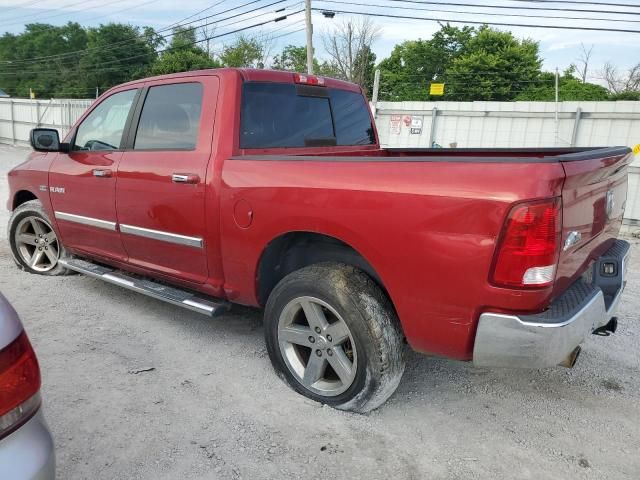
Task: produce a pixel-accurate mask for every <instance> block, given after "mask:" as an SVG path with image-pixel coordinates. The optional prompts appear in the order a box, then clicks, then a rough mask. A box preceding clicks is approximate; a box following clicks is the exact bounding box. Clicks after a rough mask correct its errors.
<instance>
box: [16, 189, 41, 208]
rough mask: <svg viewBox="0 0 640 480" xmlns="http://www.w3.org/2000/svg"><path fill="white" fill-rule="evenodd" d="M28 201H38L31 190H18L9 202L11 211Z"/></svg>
mask: <svg viewBox="0 0 640 480" xmlns="http://www.w3.org/2000/svg"><path fill="white" fill-rule="evenodd" d="M30 200H39V198H38V196H37V195H35V194H34V193H33V192H32V191H31V190H24V189H23V190H18V191H17V192H16V193H15V195H14V196H13V199H12V200H11V210H12V211H13V210H15V209H16V208H18V207H19V206H20V205H22V204H23V203H26V202H28V201H30Z"/></svg>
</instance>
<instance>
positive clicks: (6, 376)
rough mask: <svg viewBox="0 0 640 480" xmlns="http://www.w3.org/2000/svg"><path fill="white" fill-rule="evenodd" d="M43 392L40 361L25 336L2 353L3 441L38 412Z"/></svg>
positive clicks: (0, 433) (0, 406) (0, 409)
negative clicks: (40, 393)
mask: <svg viewBox="0 0 640 480" xmlns="http://www.w3.org/2000/svg"><path fill="white" fill-rule="evenodd" d="M39 390H40V368H39V367H38V360H37V359H36V355H35V353H34V351H33V349H32V348H31V344H30V343H29V339H28V338H27V335H26V334H25V333H24V332H22V333H21V334H20V336H18V338H16V339H15V340H14V341H13V342H11V343H10V344H9V345H8V346H6V347H5V348H3V349H2V350H0V438H1V437H2V436H4V434H6V433H7V432H8V431H10V430H12V429H13V428H14V427H15V426H16V425H17V424H21V423H23V422H24V421H26V420H27V419H28V418H29V417H31V415H33V413H34V412H35V410H37V409H38V406H39V400H38V397H37V393H38V391H39ZM34 398H35V399H36V400H35V401H34Z"/></svg>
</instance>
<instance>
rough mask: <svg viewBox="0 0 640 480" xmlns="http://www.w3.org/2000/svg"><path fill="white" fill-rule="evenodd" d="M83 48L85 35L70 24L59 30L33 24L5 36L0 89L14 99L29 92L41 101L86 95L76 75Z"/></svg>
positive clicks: (0, 59)
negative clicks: (32, 92) (61, 95)
mask: <svg viewBox="0 0 640 480" xmlns="http://www.w3.org/2000/svg"><path fill="white" fill-rule="evenodd" d="M85 48H87V32H86V31H85V30H84V29H83V28H82V27H81V26H80V24H78V23H73V22H69V23H67V24H66V25H64V26H60V27H58V26H53V25H47V24H42V23H33V24H28V25H26V26H25V30H24V32H23V33H21V34H18V35H14V34H10V33H5V34H4V35H3V36H2V37H0V82H1V85H0V86H1V87H2V89H3V90H5V91H7V92H8V93H10V94H12V95H15V96H25V97H26V96H29V90H30V89H32V90H33V91H34V93H36V95H37V96H38V97H45V98H46V97H51V96H54V95H56V94H57V93H60V94H64V96H74V95H76V96H86V95H87V93H88V92H87V90H86V87H87V85H86V84H85V83H84V79H83V78H82V77H81V76H80V78H79V76H78V75H77V62H78V57H79V56H80V55H81V52H82V51H83V50H84V49H85ZM77 52H80V53H77ZM93 88H95V85H94V87H93Z"/></svg>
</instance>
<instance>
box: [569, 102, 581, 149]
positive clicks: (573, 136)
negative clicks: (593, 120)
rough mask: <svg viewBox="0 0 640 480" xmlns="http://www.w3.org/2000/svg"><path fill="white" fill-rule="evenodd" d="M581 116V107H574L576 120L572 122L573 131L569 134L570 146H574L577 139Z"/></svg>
mask: <svg viewBox="0 0 640 480" xmlns="http://www.w3.org/2000/svg"><path fill="white" fill-rule="evenodd" d="M581 118H582V109H581V108H580V107H578V108H577V109H576V120H575V122H573V133H572V134H571V146H572V147H575V146H576V142H577V141H578V129H579V128H580V119H581Z"/></svg>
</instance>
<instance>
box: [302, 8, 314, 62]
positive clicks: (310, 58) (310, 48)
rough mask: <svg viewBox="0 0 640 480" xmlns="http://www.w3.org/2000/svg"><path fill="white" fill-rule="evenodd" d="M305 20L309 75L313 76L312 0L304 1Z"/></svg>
mask: <svg viewBox="0 0 640 480" xmlns="http://www.w3.org/2000/svg"><path fill="white" fill-rule="evenodd" d="M304 19H305V21H306V26H307V73H308V74H309V75H313V25H312V24H311V0H304Z"/></svg>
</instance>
